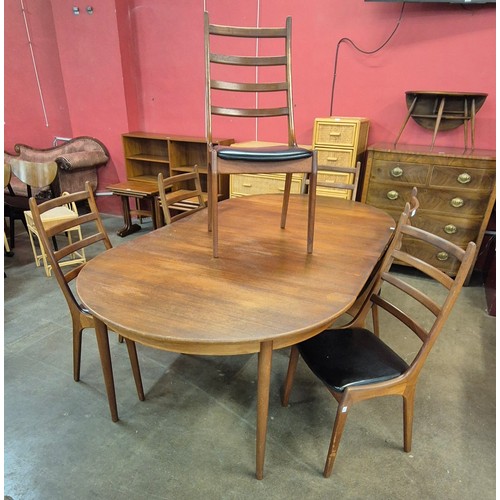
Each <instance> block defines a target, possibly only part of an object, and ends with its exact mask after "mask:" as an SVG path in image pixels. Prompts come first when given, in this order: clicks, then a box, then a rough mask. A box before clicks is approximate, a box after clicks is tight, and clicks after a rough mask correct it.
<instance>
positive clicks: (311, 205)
mask: <svg viewBox="0 0 500 500" xmlns="http://www.w3.org/2000/svg"><path fill="white" fill-rule="evenodd" d="M316 183H317V174H311V175H310V176H309V200H308V211H307V213H308V220H307V253H312V252H313V244H314V219H315V217H316Z"/></svg>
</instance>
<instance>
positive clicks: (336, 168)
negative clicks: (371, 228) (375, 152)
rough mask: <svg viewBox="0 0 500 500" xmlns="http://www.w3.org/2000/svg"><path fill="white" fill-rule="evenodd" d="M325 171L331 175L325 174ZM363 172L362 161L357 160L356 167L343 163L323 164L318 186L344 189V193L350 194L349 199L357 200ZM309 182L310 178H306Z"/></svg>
mask: <svg viewBox="0 0 500 500" xmlns="http://www.w3.org/2000/svg"><path fill="white" fill-rule="evenodd" d="M323 173H327V174H329V175H326V176H323V175H322V174H323ZM360 173H361V162H360V161H358V162H356V165H355V166H354V167H344V166H341V165H321V167H320V173H319V174H318V180H317V187H326V188H329V189H339V190H342V192H343V194H344V193H345V194H347V195H349V197H348V198H347V199H348V200H355V199H356V195H357V193H358V184H359V176H360ZM306 183H307V184H309V179H307V180H306Z"/></svg>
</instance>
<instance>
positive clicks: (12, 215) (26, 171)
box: [4, 159, 57, 248]
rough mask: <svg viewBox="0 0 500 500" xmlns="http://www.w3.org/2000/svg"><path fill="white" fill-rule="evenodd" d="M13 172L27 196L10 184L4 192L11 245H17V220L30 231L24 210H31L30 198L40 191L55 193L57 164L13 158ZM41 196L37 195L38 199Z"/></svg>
mask: <svg viewBox="0 0 500 500" xmlns="http://www.w3.org/2000/svg"><path fill="white" fill-rule="evenodd" d="M9 165H10V168H11V172H12V174H13V175H14V176H15V177H16V178H17V179H19V180H20V181H21V182H22V183H23V184H24V185H25V188H26V196H24V195H19V194H16V193H15V192H14V190H13V189H12V187H11V186H10V184H8V185H7V187H8V191H9V192H8V193H5V194H4V206H5V214H6V215H7V217H8V219H9V233H10V234H9V239H10V246H11V247H12V248H14V247H15V222H16V220H20V221H21V222H22V223H23V225H24V227H25V229H26V231H27V232H28V233H29V229H28V225H27V223H26V219H25V216H24V212H25V211H26V210H29V199H30V198H31V196H35V195H37V194H38V193H39V192H40V191H45V190H47V189H48V190H49V193H50V194H49V196H52V195H53V190H52V186H51V185H52V183H53V182H54V179H55V178H56V177H57V164H56V163H55V162H46V163H40V162H32V161H25V160H17V159H11V160H10V161H9ZM38 198H39V196H37V199H38Z"/></svg>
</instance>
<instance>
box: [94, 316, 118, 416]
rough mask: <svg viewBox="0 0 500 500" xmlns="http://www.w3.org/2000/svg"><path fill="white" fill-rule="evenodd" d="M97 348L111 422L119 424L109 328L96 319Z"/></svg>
mask: <svg viewBox="0 0 500 500" xmlns="http://www.w3.org/2000/svg"><path fill="white" fill-rule="evenodd" d="M94 323H95V334H96V337H97V347H98V348H99V356H100V358H101V366H102V374H103V376H104V384H105V385H106V392H107V394H108V402H109V410H110V412H111V420H113V422H118V409H117V407H116V394H115V383H114V380H113V368H112V366H111V354H110V352H109V339H108V327H107V326H106V325H105V324H104V323H103V322H102V321H100V320H98V319H97V318H94Z"/></svg>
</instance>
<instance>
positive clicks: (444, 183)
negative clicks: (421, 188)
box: [429, 166, 496, 190]
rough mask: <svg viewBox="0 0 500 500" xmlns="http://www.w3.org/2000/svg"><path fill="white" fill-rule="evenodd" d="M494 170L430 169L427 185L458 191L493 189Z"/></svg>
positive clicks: (436, 167)
mask: <svg viewBox="0 0 500 500" xmlns="http://www.w3.org/2000/svg"><path fill="white" fill-rule="evenodd" d="M495 174H496V172H495V170H489V169H484V168H455V167H438V166H435V167H434V168H433V169H432V174H431V178H430V181H429V185H430V186H432V187H453V188H460V189H490V190H491V189H493V186H494V184H495Z"/></svg>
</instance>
